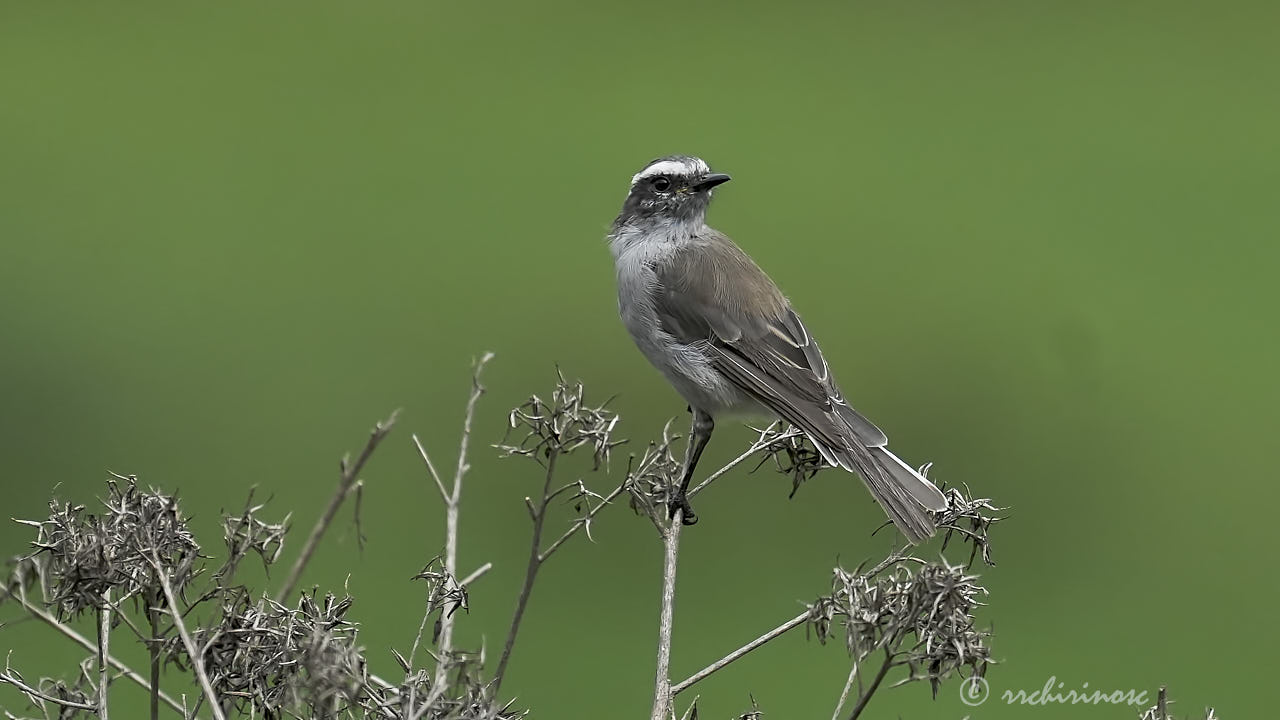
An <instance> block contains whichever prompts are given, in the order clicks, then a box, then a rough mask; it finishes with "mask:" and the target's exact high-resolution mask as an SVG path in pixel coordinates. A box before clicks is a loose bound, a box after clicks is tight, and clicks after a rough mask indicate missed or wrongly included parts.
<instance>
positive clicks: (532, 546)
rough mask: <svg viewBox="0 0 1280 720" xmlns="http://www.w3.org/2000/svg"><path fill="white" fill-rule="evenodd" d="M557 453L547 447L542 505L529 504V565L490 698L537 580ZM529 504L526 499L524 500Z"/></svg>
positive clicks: (495, 692)
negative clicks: (530, 517) (530, 520)
mask: <svg viewBox="0 0 1280 720" xmlns="http://www.w3.org/2000/svg"><path fill="white" fill-rule="evenodd" d="M559 456H560V452H559V451H558V450H557V449H556V448H554V447H548V453H547V465H546V467H547V470H546V476H545V479H544V480H543V483H542V501H541V502H540V503H539V504H538V506H537V508H534V507H533V505H532V503H531V502H530V505H529V512H530V513H531V514H532V515H533V538H532V539H531V540H530V541H529V564H528V565H527V566H526V567H525V571H524V584H523V585H521V586H520V595H519V596H518V597H517V598H516V609H515V613H514V614H513V615H512V616H511V627H510V628H509V629H508V630H507V640H506V642H505V643H503V645H502V657H501V658H500V659H499V660H498V668H497V669H496V670H495V671H494V673H493V695H494V697H497V696H498V690H499V689H500V688H501V687H502V680H503V678H504V677H505V676H506V674H507V663H508V662H510V661H511V648H512V647H513V646H514V645H515V644H516V635H518V634H519V633H520V621H521V620H522V619H523V618H524V610H525V607H526V606H527V605H528V604H529V594H530V593H532V592H533V581H534V580H536V579H537V577H538V570H539V569H541V567H542V553H541V552H539V549H540V548H541V547H542V528H543V526H544V525H545V524H546V520H547V503H548V502H549V494H550V492H551V479H552V478H553V477H554V476H555V472H556V459H557V458H559ZM525 500H526V501H529V499H528V498H525Z"/></svg>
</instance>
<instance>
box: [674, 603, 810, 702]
mask: <svg viewBox="0 0 1280 720" xmlns="http://www.w3.org/2000/svg"><path fill="white" fill-rule="evenodd" d="M808 619H809V611H808V610H805V611H804V612H802V613H800V614H799V615H797V616H795V617H793V618H791V619H790V620H788V621H786V622H784V623H782V624H781V625H779V626H778V627H776V628H774V629H772V630H770V631H769V632H767V633H765V634H763V635H761V636H760V637H758V638H756V639H755V640H752V641H751V642H749V643H747V644H746V645H743V646H742V647H740V648H738V649H737V650H734V651H733V652H731V653H729V654H728V655H725V656H724V657H722V658H720V659H719V660H717V661H715V662H713V663H711V664H710V665H708V666H706V667H704V668H702V669H701V670H699V671H698V672H696V673H694V674H692V675H690V676H689V677H687V678H685V679H684V680H681V681H680V682H678V683H676V684H675V685H673V686H671V695H672V696H675V695H679V694H680V693H682V692H684V691H685V690H688V689H689V688H690V687H691V686H692V685H694V684H695V683H698V682H701V681H703V680H705V679H706V678H707V676H708V675H710V674H712V673H714V672H716V671H717V670H720V669H721V668H723V667H724V666H726V665H728V664H729V663H731V662H734V661H735V660H739V659H741V658H742V657H743V656H744V655H746V654H747V653H749V652H751V651H752V650H755V649H756V648H758V647H760V646H761V645H764V644H765V643H767V642H769V641H770V640H772V639H774V638H776V637H778V636H779V635H782V634H784V633H786V632H788V631H789V630H794V629H795V628H798V627H800V626H801V625H803V624H804V622H805V620H808Z"/></svg>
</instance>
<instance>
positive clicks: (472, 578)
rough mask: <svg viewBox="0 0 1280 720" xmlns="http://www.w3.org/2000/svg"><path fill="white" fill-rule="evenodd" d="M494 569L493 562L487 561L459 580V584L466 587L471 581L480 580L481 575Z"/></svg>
mask: <svg viewBox="0 0 1280 720" xmlns="http://www.w3.org/2000/svg"><path fill="white" fill-rule="evenodd" d="M492 569H493V563H491V562H487V563H485V564H483V565H481V566H480V567H478V568H476V569H475V570H472V571H471V574H470V575H468V576H466V577H464V578H462V579H461V580H459V581H458V585H460V586H462V587H466V586H468V585H470V584H471V583H473V582H475V581H476V580H479V579H480V578H481V577H483V576H484V574H485V573H487V572H489V571H490V570H492Z"/></svg>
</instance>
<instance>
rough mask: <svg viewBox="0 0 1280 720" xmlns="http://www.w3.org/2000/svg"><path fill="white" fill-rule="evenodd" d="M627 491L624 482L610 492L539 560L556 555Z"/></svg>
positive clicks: (548, 547) (544, 552) (543, 553)
mask: <svg viewBox="0 0 1280 720" xmlns="http://www.w3.org/2000/svg"><path fill="white" fill-rule="evenodd" d="M626 491H627V483H626V482H625V481H624V482H623V483H622V484H621V485H619V486H618V487H616V488H614V489H613V490H612V491H610V492H609V494H608V495H605V496H604V498H602V499H601V500H600V502H599V503H597V504H596V506H595V507H593V508H591V509H590V510H588V511H587V514H586V515H583V516H582V517H580V518H578V519H577V520H574V521H573V525H571V526H570V527H569V529H568V530H565V531H564V534H563V535H561V536H560V537H558V538H556V540H555V542H553V543H551V544H550V545H548V546H547V549H546V550H543V551H542V554H541V556H540V557H539V560H540V561H545V560H546V559H547V558H549V557H551V554H552V553H554V552H555V551H556V550H559V549H560V546H561V545H563V544H565V541H567V540H568V539H569V538H571V537H573V536H574V535H577V534H578V531H579V530H581V529H583V528H585V527H587V526H588V525H590V524H591V521H592V520H593V519H595V516H596V514H597V513H599V512H600V511H601V510H603V509H605V508H606V507H608V506H609V504H610V503H612V502H613V501H614V500H616V499H617V498H618V496H619V495H621V494H622V493H624V492H626ZM588 537H590V533H588Z"/></svg>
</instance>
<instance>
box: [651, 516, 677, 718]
mask: <svg viewBox="0 0 1280 720" xmlns="http://www.w3.org/2000/svg"><path fill="white" fill-rule="evenodd" d="M683 521H684V511H683V510H680V509H677V510H676V512H675V514H674V515H673V516H672V518H671V520H670V522H668V523H667V527H666V529H665V531H664V532H663V534H662V549H663V553H662V555H663V562H662V608H661V610H660V612H659V615H658V668H657V671H656V673H655V675H654V687H653V713H652V715H651V716H650V717H651V720H667V718H669V717H670V716H671V714H672V713H671V700H672V698H673V697H675V692H674V691H673V690H672V688H671V635H672V627H673V626H674V615H675V605H676V561H677V560H678V559H679V555H680V528H681V527H682V526H683V525H684V522H683Z"/></svg>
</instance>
